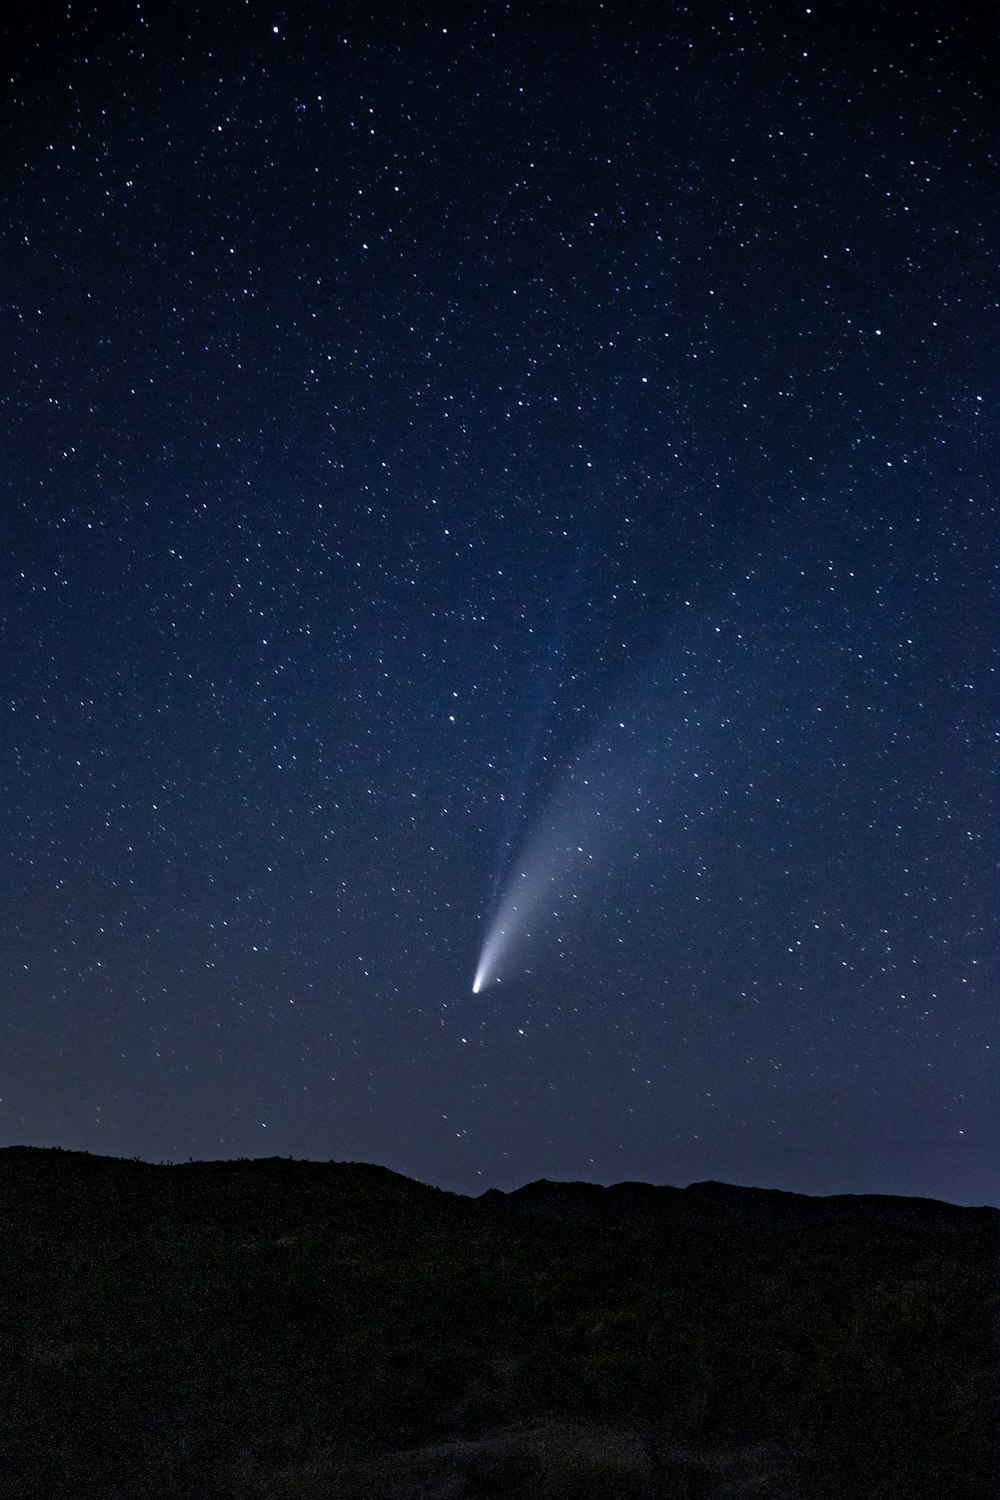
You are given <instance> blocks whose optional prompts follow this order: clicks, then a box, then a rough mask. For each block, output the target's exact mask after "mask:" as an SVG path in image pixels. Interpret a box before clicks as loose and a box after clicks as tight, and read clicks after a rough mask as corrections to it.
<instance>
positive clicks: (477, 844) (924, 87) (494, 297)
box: [0, 0, 1000, 1202]
mask: <svg viewBox="0 0 1000 1500" xmlns="http://www.w3.org/2000/svg"><path fill="white" fill-rule="evenodd" d="M12 9H13V11H14V13H15V14H19V13H20V10H21V9H22V8H20V7H13V8H12ZM991 15H992V6H991V5H987V4H985V3H984V4H982V5H981V6H980V5H976V4H972V3H970V0H940V3H936V4H929V5H928V4H920V3H919V0H918V3H916V4H910V3H907V4H902V3H900V4H899V5H894V4H877V5H873V6H862V5H859V4H857V3H855V0H814V3H813V4H812V5H811V6H810V5H802V4H798V3H791V0H787V3H770V4H768V3H763V0H738V3H736V4H733V5H726V4H716V3H714V0H697V3H694V0H692V3H691V4H689V5H681V4H677V3H672V0H662V3H643V0H620V3H619V0H608V3H605V4H604V5H598V4H588V3H586V0H572V3H569V0H567V3H549V4H535V3H510V4H499V3H490V4H482V3H473V0H468V3H461V4H453V5H449V6H439V5H434V4H422V3H421V4H417V3H414V4H391V5H390V4H385V5H381V6H376V5H365V6H361V5H357V4H342V3H333V0H330V3H320V0H310V3H306V0H302V3H292V4H288V3H285V4H275V5H269V4H264V3H260V0H251V3H247V4H237V3H235V0H212V3H208V0H205V3H203V4H197V5H195V4H186V3H179V0H174V3H167V0H161V3H154V0H149V3H145V0H144V3H142V4H134V3H133V4H125V3H115V0H107V3H102V4H72V5H55V4H48V3H45V0H43V3H40V4H39V5H37V6H35V7H34V8H32V9H31V10H30V12H28V13H27V14H26V15H24V16H21V17H20V19H18V20H17V21H16V22H11V21H10V19H9V18H8V20H7V21H6V22H5V23H4V24H5V27H6V35H5V38H4V45H3V49H2V51H3V75H4V79H5V86H4V109H3V116H2V118H3V123H2V158H0V159H2V163H3V171H2V174H0V183H2V193H3V200H4V204H3V210H4V211H3V214H2V217H0V224H2V233H3V254H2V268H3V269H2V273H0V303H2V311H3V338H2V361H3V371H4V374H3V378H2V381H0V433H2V450H3V466H2V474H3V499H2V516H3V532H2V534H3V542H4V546H3V553H4V567H3V573H2V582H0V590H2V598H0V606H2V608H0V617H2V619H0V623H2V637H0V641H2V654H0V681H2V703H3V715H4V722H3V735H2V750H0V782H2V787H0V819H2V828H3V837H2V860H3V864H2V874H0V923H2V945H0V995H2V1007H0V1098H2V1103H0V1143H2V1144H12V1143H15V1142H21V1143H27V1144H34V1145H58V1146H63V1147H69V1148H74V1149H83V1150H88V1151H94V1152H101V1153H106V1154H111V1155H121V1156H142V1157H145V1158H147V1159H150V1160H184V1159H186V1158H188V1157H189V1156H193V1157H207V1158H219V1157H234V1156H269V1155H281V1156H285V1155H292V1156H297V1157H312V1158H318V1159H324V1160H326V1159H330V1158H333V1159H337V1160H345V1159H353V1160H366V1161H374V1162H380V1163H383V1164H385V1165H387V1166H390V1167H392V1168H394V1169H396V1170H398V1171H401V1172H405V1173H407V1174H408V1175H410V1176H414V1177H417V1178H420V1179H422V1180H423V1181H428V1182H432V1183H436V1184H439V1185H441V1186H444V1187H448V1188H453V1189H457V1190H460V1191H463V1192H478V1191H481V1190H483V1189H485V1188H486V1187H489V1186H498V1187H502V1188H511V1187H514V1186H516V1185H519V1184H520V1183H523V1182H526V1181H529V1180H531V1179H533V1178H537V1177H541V1176H548V1177H558V1178H585V1179H588V1180H590V1181H602V1182H614V1181H620V1180H622V1179H626V1178H641V1179H645V1180H647V1181H653V1182H669V1183H676V1184H679V1185H683V1184H685V1183H687V1182H690V1181H692V1180H700V1179H705V1178H709V1177H714V1178H720V1179H723V1180H727V1181H730V1182H739V1183H747V1184H751V1185H757V1186H764V1187H780V1188H787V1189H793V1190H798V1191H806V1192H815V1193H827V1192H890V1193H908V1194H909V1193H919V1194H926V1195H930V1196H936V1197H942V1198H947V1199H951V1200H952V1201H956V1202H983V1201H994V1202H995V1201H1000V1192H998V1186H997V1181H996V1173H995V1167H994V1162H995V1160H996V1159H997V1151H998V1141H997V1136H998V1130H997V1123H996V1106H995V1089H996V1077H997V1075H996V1067H995V1059H996V1048H995V1047H993V1050H991V1043H992V1042H993V1035H994V1026H995V1015H996V1011H995V1003H996V1002H995V996H996V977H997V964H996V944H995V927H994V909H995V896H994V885H993V866H994V844H993V830H994V827H995V812H996V805H995V798H994V783H993V778H992V768H993V753H994V751H993V746H992V744H991V740H992V731H993V720H994V709H995V696H994V690H995V677H994V676H993V673H994V669H995V665H996V658H995V650H994V648H995V635H996V614H995V608H994V603H995V594H994V584H995V572H994V569H995V562H996V545H995V514H994V508H993V507H994V499H995V493H994V473H995V468H994V456H995V427H994V414H995V397H996V366H995V356H994V348H995V341H996V331H997V323H996V320H995V301H996V292H995V279H994V270H993V261H994V252H995V247H996V243H997V228H998V225H997V218H996V213H995V204H996V201H997V181H996V178H995V176H994V174H993V167H992V164H991V159H990V153H991V146H992V144H993V139H992V131H993V120H992V116H991V106H990V103H989V98H990V93H991V90H992V89H993V87H994V84H993V82H992V80H993V78H994V77H995V62H996V57H995V47H994V43H993V38H992V33H991ZM484 944H485V945H486V947H485V954H484ZM477 972H478V976H479V979H480V980H481V983H479V986H478V993H475V994H474V993H473V981H474V978H476V977H477Z"/></svg>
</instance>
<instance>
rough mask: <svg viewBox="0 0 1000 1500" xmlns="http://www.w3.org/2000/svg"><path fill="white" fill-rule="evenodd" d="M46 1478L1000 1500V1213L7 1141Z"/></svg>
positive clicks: (30, 1445)
mask: <svg viewBox="0 0 1000 1500" xmlns="http://www.w3.org/2000/svg"><path fill="white" fill-rule="evenodd" d="M0 1208H2V1212H0V1278H2V1295H0V1380H2V1383H3V1408H2V1409H3V1436H2V1439H0V1493H3V1494H9V1495H11V1496H17V1497H18V1500H52V1497H53V1496H57V1495H67V1496H70V1495H72V1496H73V1500H132V1497H139V1496H143V1497H145V1496H149V1497H161V1496H162V1497H169V1500H188V1497H190V1500H372V1497H375V1500H379V1497H385V1500H486V1497H493V1500H508V1497H509V1500H575V1497H580V1500H584V1497H586V1500H696V1497H702V1500H843V1497H853V1496H866V1497H869V1496H870V1497H876V1496H877V1497H878V1500H951V1497H954V1500H994V1497H995V1495H996V1493H997V1476H998V1466H997V1420H996V1419H997V1412H998V1409H1000V1408H998V1399H997V1398H998V1370H1000V1360H998V1347H997V1331H998V1327H1000V1318H998V1295H997V1293H998V1283H997V1259H996V1257H997V1248H998V1242H1000V1241H998V1227H1000V1212H998V1211H997V1210H996V1209H991V1208H958V1207H955V1206H953V1205H950V1204H946V1203H939V1202H933V1201H930V1200H925V1199H914V1198H892V1197H849V1196H845V1197H832V1198H809V1197H804V1196H801V1195H799V1194H794V1193H781V1192H772V1191H764V1190H760V1189H753V1188H738V1187H729V1186H726V1185H725V1184H722V1183H713V1182H707V1183H698V1184H695V1185H693V1186H691V1187H688V1188H683V1189H681V1188H671V1187H651V1186H649V1185H647V1184H644V1183H622V1184H619V1185H618V1186H616V1187H609V1188H604V1187H597V1186H593V1185H590V1184H587V1183H555V1182H544V1181H543V1182H537V1183H532V1184H531V1185H529V1186H527V1187H524V1188H521V1189H519V1190H518V1191H517V1192H513V1193H508V1194H505V1193H500V1192H497V1191H495V1190H492V1191H490V1192H487V1193H484V1194H483V1195H482V1196H481V1197H479V1198H475V1199H472V1198H464V1197H460V1196H458V1195H455V1194H451V1193H446V1192H443V1191H441V1190H440V1189H437V1188H432V1187H428V1186H426V1185H424V1184H421V1183H417V1182H413V1181H411V1180H409V1179H408V1178H405V1177H401V1176H399V1175H397V1174H395V1173H393V1172H390V1171H388V1170H387V1169H386V1168H382V1167H376V1166H367V1165H363V1164H358V1163H337V1162H330V1163H316V1162H299V1161H291V1160H280V1159H268V1160H254V1161H231V1162H191V1163H188V1164H186V1165H173V1166H156V1165H151V1164H149V1163H145V1162H140V1161H123V1160H117V1159H112V1158H105V1157H94V1156H88V1155H85V1154H82V1153H75V1152H68V1151H59V1150H38V1149H34V1148H28V1147H10V1148H8V1149H6V1150H0Z"/></svg>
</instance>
